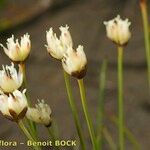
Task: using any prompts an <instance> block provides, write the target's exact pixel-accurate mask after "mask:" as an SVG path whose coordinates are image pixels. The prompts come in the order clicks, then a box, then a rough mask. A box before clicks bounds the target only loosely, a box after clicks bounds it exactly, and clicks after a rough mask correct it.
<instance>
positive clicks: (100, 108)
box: [97, 60, 107, 150]
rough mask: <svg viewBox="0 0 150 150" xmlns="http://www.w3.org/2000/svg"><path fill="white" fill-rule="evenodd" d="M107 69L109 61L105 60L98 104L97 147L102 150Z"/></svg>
mask: <svg viewBox="0 0 150 150" xmlns="http://www.w3.org/2000/svg"><path fill="white" fill-rule="evenodd" d="M106 68H107V61H106V60H104V61H103V63H102V66H101V71H100V77H99V104H98V117H97V118H98V119H97V147H98V148H99V150H102V144H103V138H102V129H103V125H104V124H103V119H104V98H105V86H106Z"/></svg>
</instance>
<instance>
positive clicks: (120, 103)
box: [118, 46, 124, 150]
mask: <svg viewBox="0 0 150 150" xmlns="http://www.w3.org/2000/svg"><path fill="white" fill-rule="evenodd" d="M118 110H119V112H118V113H119V114H118V115H119V116H118V117H119V150H124V131H123V124H124V117H123V48H122V47H120V46H119V47H118Z"/></svg>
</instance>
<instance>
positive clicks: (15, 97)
mask: <svg viewBox="0 0 150 150" xmlns="http://www.w3.org/2000/svg"><path fill="white" fill-rule="evenodd" d="M25 92H26V90H23V92H20V91H19V90H15V91H14V92H12V93H11V94H9V96H8V95H6V94H2V95H0V111H1V113H2V114H3V115H4V116H5V117H6V118H8V119H10V120H12V121H16V122H18V121H19V120H20V119H23V118H24V116H25V114H26V112H27V107H28V104H27V98H26V96H25Z"/></svg>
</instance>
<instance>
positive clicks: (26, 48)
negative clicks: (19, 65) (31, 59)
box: [0, 34, 31, 62]
mask: <svg viewBox="0 0 150 150" xmlns="http://www.w3.org/2000/svg"><path fill="white" fill-rule="evenodd" d="M6 44H7V48H6V47H4V46H3V45H2V44H0V46H1V47H2V48H3V49H4V52H5V54H6V55H7V56H8V57H9V58H10V59H11V60H12V61H14V62H20V61H21V62H22V61H24V60H25V59H26V58H27V57H28V55H29V53H30V49H31V42H30V36H29V35H28V34H24V35H23V37H21V41H20V44H19V42H18V39H16V41H15V40H14V35H12V37H11V38H8V39H7V43H6Z"/></svg>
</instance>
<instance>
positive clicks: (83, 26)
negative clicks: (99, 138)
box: [0, 0, 150, 150]
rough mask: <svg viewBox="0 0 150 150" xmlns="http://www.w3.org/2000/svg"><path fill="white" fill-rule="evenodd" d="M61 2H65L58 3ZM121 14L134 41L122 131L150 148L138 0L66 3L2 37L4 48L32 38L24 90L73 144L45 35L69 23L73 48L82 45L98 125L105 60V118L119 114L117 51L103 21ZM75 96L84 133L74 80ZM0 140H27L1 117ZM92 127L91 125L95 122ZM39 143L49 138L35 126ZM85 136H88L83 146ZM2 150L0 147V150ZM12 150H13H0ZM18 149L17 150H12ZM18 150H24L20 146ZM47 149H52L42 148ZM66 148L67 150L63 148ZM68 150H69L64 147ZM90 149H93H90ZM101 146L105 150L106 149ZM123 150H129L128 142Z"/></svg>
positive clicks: (0, 56) (128, 50) (57, 67)
mask: <svg viewBox="0 0 150 150" xmlns="http://www.w3.org/2000/svg"><path fill="white" fill-rule="evenodd" d="M61 1H63V0H61ZM117 14H120V15H121V16H122V17H123V18H126V17H127V18H129V20H130V21H131V22H132V24H131V30H132V38H131V40H130V42H129V43H128V45H127V46H126V47H125V50H124V114H125V124H126V127H128V128H129V129H130V131H131V132H132V133H133V134H134V135H135V136H136V138H137V140H138V142H139V144H140V145H141V150H149V149H150V142H149V139H150V128H149V125H150V101H149V96H148V88H147V87H148V83H147V69H146V59H145V49H144V38H143V28H142V19H141V14H140V8H139V4H138V1H130V0H125V1H120V0H113V1H112V0H92V1H90V0H82V1H81V0H73V1H70V2H69V3H63V5H59V6H58V7H57V6H55V7H54V8H52V7H51V8H50V9H49V10H47V11H46V12H44V13H43V14H42V15H40V16H38V17H36V19H34V20H32V21H30V22H28V23H24V24H22V25H18V26H16V27H15V28H13V29H10V30H7V31H5V32H3V33H1V36H0V37H1V38H0V42H1V43H3V44H4V43H5V41H6V39H7V38H8V37H10V36H11V35H12V34H14V35H15V37H17V38H19V37H20V36H21V35H23V34H24V33H26V32H28V33H29V34H30V35H31V40H32V51H31V54H30V57H29V59H28V60H27V62H26V63H27V78H28V89H27V91H28V92H29V93H30V95H31V100H32V101H33V104H35V103H36V100H37V99H45V101H46V102H47V103H48V104H49V105H50V106H51V109H52V112H53V113H52V117H53V118H54V119H55V120H56V121H57V124H58V126H59V131H60V137H61V139H75V138H76V137H77V133H76V130H75V127H74V123H73V119H72V114H71V111H70V108H69V105H68V101H67V96H66V91H65V86H64V79H63V72H62V67H61V64H60V63H59V62H58V61H56V60H54V59H52V58H51V57H50V56H49V55H48V53H47V51H46V48H45V46H44V45H45V44H46V39H45V35H46V30H48V29H49V28H50V27H53V28H54V31H56V32H57V33H58V34H60V32H59V30H58V28H59V26H61V25H66V24H68V25H69V26H70V28H69V29H70V32H71V34H72V37H73V41H74V47H77V45H79V44H82V45H84V50H85V53H86V55H87V58H88V72H87V75H86V77H85V79H84V80H85V84H86V91H87V98H88V105H89V108H90V113H91V115H92V119H93V120H96V114H97V109H98V108H97V104H98V94H99V88H98V80H99V71H100V66H101V64H102V62H103V60H104V58H107V60H108V69H107V87H106V98H105V111H106V113H107V114H109V115H110V114H117V49H116V45H114V44H113V43H112V42H111V41H110V40H108V39H107V38H106V33H105V26H104V25H103V21H107V20H109V19H112V18H114V17H115V16H116V15H117ZM0 63H1V64H9V63H10V61H9V60H8V58H7V57H6V56H5V54H4V52H3V51H2V50H1V53H0ZM72 84H73V88H74V95H75V98H76V103H77V106H78V110H79V114H80V119H81V122H82V126H83V128H84V132H86V124H85V121H84V116H83V111H82V108H81V101H80V97H79V90H78V86H77V83H76V80H75V79H74V78H72ZM0 121H1V123H0V128H1V130H0V137H1V139H5V140H16V141H20V142H22V141H23V140H25V138H23V136H22V133H21V132H20V130H18V128H17V126H16V124H15V123H13V122H10V121H9V120H6V119H4V118H3V117H1V118H0ZM94 123H95V122H94ZM105 125H106V127H107V128H108V130H109V132H110V133H111V134H112V136H113V138H114V139H115V142H116V143H117V133H118V132H117V128H116V127H115V125H114V124H113V123H111V122H110V121H109V120H108V119H106V121H105ZM39 129H40V130H39V133H41V135H40V137H41V139H47V138H48V136H47V133H46V130H45V128H44V127H41V126H39ZM88 139H89V137H88V134H87V141H88ZM1 149H3V148H1ZM4 149H11V150H12V148H6V147H5V148H4ZM14 149H16V148H14ZM17 149H22V150H23V149H28V148H27V147H26V146H22V145H19V146H18V148H17ZM45 149H50V148H45ZM62 149H66V148H62ZM67 149H69V150H70V149H71V148H67ZM87 149H89V150H91V145H88V148H87ZM109 149H110V148H109V146H108V144H107V143H104V150H109ZM125 149H126V150H133V149H134V148H133V146H132V145H131V144H130V142H129V140H128V139H126V148H125Z"/></svg>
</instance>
